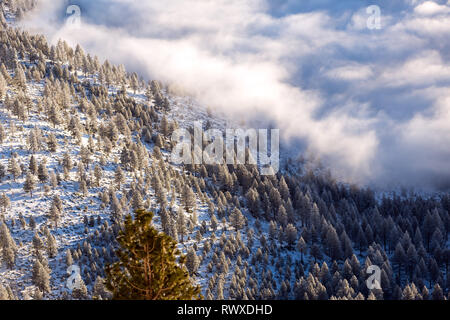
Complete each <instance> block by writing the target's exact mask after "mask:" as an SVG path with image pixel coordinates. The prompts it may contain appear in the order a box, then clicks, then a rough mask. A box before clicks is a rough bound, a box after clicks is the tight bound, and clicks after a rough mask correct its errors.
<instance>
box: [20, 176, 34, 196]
mask: <svg viewBox="0 0 450 320" xmlns="http://www.w3.org/2000/svg"><path fill="white" fill-rule="evenodd" d="M35 185H36V180H35V178H34V175H33V174H31V173H28V174H27V177H26V179H25V183H24V184H23V190H24V191H25V192H27V193H28V192H29V193H30V194H31V197H32V198H33V190H34V187H35Z"/></svg>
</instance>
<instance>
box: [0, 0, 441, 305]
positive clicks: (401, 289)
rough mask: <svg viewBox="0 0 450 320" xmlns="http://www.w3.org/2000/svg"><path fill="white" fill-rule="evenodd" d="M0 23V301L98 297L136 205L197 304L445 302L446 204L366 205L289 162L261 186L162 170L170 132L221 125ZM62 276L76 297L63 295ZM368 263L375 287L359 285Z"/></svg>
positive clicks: (231, 169) (213, 168)
mask: <svg viewBox="0 0 450 320" xmlns="http://www.w3.org/2000/svg"><path fill="white" fill-rule="evenodd" d="M20 3H21V2H17V1H15V5H16V6H18V7H19V8H20V6H21V5H22V6H26V5H27V3H28V4H29V3H31V2H28V1H25V2H24V4H20ZM18 15H19V16H20V14H18ZM5 17H6V18H8V19H11V18H12V17H13V15H12V14H11V13H10V11H9V7H8V6H6V3H5V2H3V3H2V4H1V10H0V24H1V33H0V142H1V146H0V217H1V222H0V258H1V259H0V262H1V265H0V299H93V298H96V299H99V298H102V299H108V298H109V297H110V295H109V294H108V292H106V290H105V288H104V286H103V280H102V279H103V278H104V277H105V271H104V268H105V265H107V264H108V263H111V262H113V261H115V259H116V258H115V253H114V252H115V248H116V246H117V244H116V241H115V238H116V236H117V234H118V231H119V229H120V227H121V223H122V221H123V218H124V216H125V215H127V214H129V213H132V212H133V211H134V210H135V209H138V208H145V209H149V210H151V211H153V212H155V213H156V221H155V224H156V226H157V227H158V228H159V229H160V230H161V231H163V232H165V233H167V234H168V235H170V236H172V237H173V238H174V239H176V240H177V241H178V243H179V248H180V249H181V251H182V252H183V253H184V254H186V255H187V263H186V267H187V269H188V271H189V274H190V275H191V278H192V281H194V282H196V283H198V284H199V285H200V286H201V288H202V294H203V296H204V297H205V298H206V299H432V298H433V299H444V298H445V297H446V296H447V295H448V294H449V290H450V279H449V276H448V264H449V257H450V254H449V253H450V250H449V242H448V235H449V230H450V217H449V211H450V196H449V195H448V194H442V195H439V196H438V197H434V198H431V197H429V198H422V197H420V196H415V197H408V196H406V197H398V196H396V195H393V196H392V197H389V198H386V197H383V198H382V199H379V200H377V199H376V196H375V194H374V193H373V192H372V191H371V190H370V189H365V188H358V187H357V186H346V185H344V184H340V183H338V182H337V181H335V180H334V179H333V178H332V177H331V176H330V175H329V174H326V173H323V172H322V171H312V170H304V171H301V172H300V171H298V170H293V168H297V166H294V164H292V166H290V169H289V170H283V172H282V173H279V174H277V175H274V176H262V175H260V172H259V170H258V168H257V167H256V166H251V165H238V166H231V165H230V166H228V165H187V166H179V165H174V164H172V163H171V162H170V153H171V150H172V148H173V143H172V142H171V134H172V132H173V131H174V130H175V129H177V128H178V127H184V128H192V126H193V122H194V121H196V120H199V119H201V120H204V124H205V126H210V127H214V128H218V129H223V128H226V126H227V124H226V120H222V119H220V118H219V117H217V115H214V112H211V111H210V110H207V109H205V108H202V107H200V106H198V105H197V104H196V103H195V102H193V101H192V100H191V99H190V98H188V97H183V96H177V95H175V94H171V93H170V92H171V91H170V89H169V87H168V86H164V85H162V84H161V83H159V82H158V81H149V82H145V81H144V80H142V79H141V78H140V77H139V75H137V74H135V73H127V72H126V70H125V68H124V67H123V66H115V65H112V64H110V63H109V62H108V61H104V62H100V61H99V60H98V58H96V57H93V56H91V55H89V54H88V53H85V52H84V51H83V49H82V48H81V47H79V46H77V47H76V48H71V47H69V46H68V45H67V43H65V42H64V41H59V42H58V43H57V44H56V45H51V44H48V43H47V41H46V39H45V38H44V37H43V36H41V35H31V34H28V33H27V32H24V31H22V30H19V29H16V28H14V27H13V26H10V25H8V21H7V20H6V18H5ZM289 161H291V160H289ZM73 265H76V266H78V267H79V268H80V270H81V277H82V280H83V283H82V285H81V287H80V289H77V290H71V288H70V286H68V285H67V281H68V279H69V278H70V276H71V274H69V273H68V268H69V267H71V266H73ZM372 265H375V266H378V267H379V268H380V281H379V282H380V283H379V284H380V287H376V288H369V287H368V286H367V283H366V280H367V278H368V276H370V274H367V272H366V271H367V269H368V268H369V267H370V266H372Z"/></svg>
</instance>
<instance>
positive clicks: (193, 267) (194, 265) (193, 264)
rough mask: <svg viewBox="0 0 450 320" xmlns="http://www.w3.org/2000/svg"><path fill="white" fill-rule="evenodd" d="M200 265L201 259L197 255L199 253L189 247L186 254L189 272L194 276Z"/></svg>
mask: <svg viewBox="0 0 450 320" xmlns="http://www.w3.org/2000/svg"><path fill="white" fill-rule="evenodd" d="M199 266H200V261H199V259H198V257H197V254H196V253H195V251H194V250H193V249H192V248H191V249H189V250H188V253H187V255H186V268H187V269H188V271H189V274H190V275H191V276H193V275H194V274H195V273H196V272H197V269H198V267H199Z"/></svg>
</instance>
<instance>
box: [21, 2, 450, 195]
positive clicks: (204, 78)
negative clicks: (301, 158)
mask: <svg viewBox="0 0 450 320" xmlns="http://www.w3.org/2000/svg"><path fill="white" fill-rule="evenodd" d="M72 3H74V4H78V5H80V7H81V8H82V21H83V23H82V26H81V29H73V28H69V27H67V26H64V24H63V22H64V21H63V14H64V12H65V8H66V7H67V5H68V3H67V2H66V1H62V0H60V1H57V0H51V1H50V0H41V1H40V6H39V7H38V8H37V9H36V10H35V12H33V13H32V14H31V15H30V16H29V17H27V19H26V20H25V21H24V22H23V27H24V28H27V29H29V30H31V31H35V32H43V33H45V34H46V35H47V36H48V37H49V39H50V41H52V42H56V41H57V40H58V39H59V38H63V39H66V40H67V41H68V42H69V43H72V44H75V43H80V44H81V45H82V46H83V47H84V48H85V49H86V50H87V51H89V52H92V53H94V54H97V55H99V56H100V57H102V58H108V59H109V60H110V61H112V62H114V63H123V64H125V65H126V66H127V68H128V69H130V70H133V71H139V72H140V73H141V74H143V75H144V76H146V77H148V78H155V79H161V80H163V81H167V82H170V83H174V84H176V85H178V86H180V87H183V88H184V89H185V90H187V91H188V92H190V93H192V94H193V95H195V96H196V97H197V99H198V100H199V101H200V102H201V103H202V104H205V105H209V106H211V107H213V108H216V109H217V110H220V111H222V112H226V113H228V114H229V115H230V116H235V117H239V118H243V117H245V119H248V120H249V121H250V120H261V121H263V120H264V121H270V122H271V123H276V126H278V127H279V128H280V129H281V135H282V136H283V138H284V139H285V143H286V144H288V143H293V141H302V142H303V143H302V145H304V146H306V147H305V149H304V150H303V151H306V152H308V153H311V154H314V155H317V156H319V157H320V158H321V159H322V161H323V162H325V164H326V165H328V166H330V167H331V168H332V170H333V171H334V172H335V174H337V175H338V176H339V177H341V178H343V179H345V180H348V181H353V182H361V183H378V184H383V185H385V184H402V185H411V186H422V187H439V188H445V187H448V186H449V184H450V182H449V181H450V166H449V165H448V162H449V160H450V144H449V143H448V142H449V141H450V116H449V112H450V111H449V110H450V98H449V97H450V69H449V67H448V66H449V59H450V40H448V39H450V38H449V34H450V24H449V23H448V21H450V4H449V3H448V2H447V1H418V0H399V1H378V4H379V6H380V8H381V29H380V30H369V29H368V28H367V19H368V14H367V12H366V8H367V6H369V5H371V4H373V3H371V2H370V1H361V0H349V1H331V0H321V1H318V0H314V1H307V0H304V1H285V0H215V1H208V0H168V1H163V2H156V1H133V0H98V1H88V0H80V1H72Z"/></svg>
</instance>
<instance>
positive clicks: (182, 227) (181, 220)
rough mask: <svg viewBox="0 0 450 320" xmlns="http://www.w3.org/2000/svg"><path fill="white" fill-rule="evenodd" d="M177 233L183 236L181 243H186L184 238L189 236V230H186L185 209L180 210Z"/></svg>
mask: <svg viewBox="0 0 450 320" xmlns="http://www.w3.org/2000/svg"><path fill="white" fill-rule="evenodd" d="M176 223H177V231H178V235H179V236H181V243H183V242H184V237H185V236H186V234H187V228H186V219H185V216H184V212H183V209H181V208H179V209H178V215H177V222H176Z"/></svg>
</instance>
